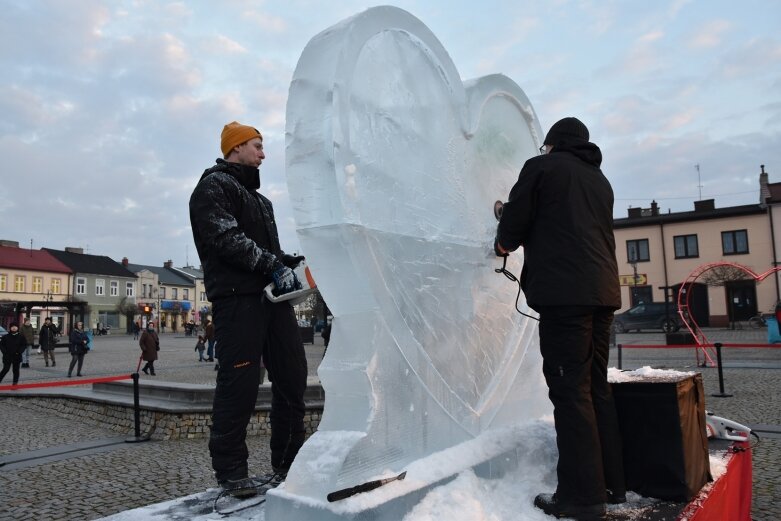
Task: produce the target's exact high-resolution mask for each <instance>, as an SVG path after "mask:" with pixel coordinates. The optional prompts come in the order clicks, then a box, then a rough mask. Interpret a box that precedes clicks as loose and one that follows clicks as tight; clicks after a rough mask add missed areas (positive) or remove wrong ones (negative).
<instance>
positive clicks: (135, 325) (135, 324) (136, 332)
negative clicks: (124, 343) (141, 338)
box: [132, 321, 141, 340]
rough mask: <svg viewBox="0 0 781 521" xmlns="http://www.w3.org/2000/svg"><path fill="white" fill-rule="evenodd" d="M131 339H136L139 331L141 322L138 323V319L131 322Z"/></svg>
mask: <svg viewBox="0 0 781 521" xmlns="http://www.w3.org/2000/svg"><path fill="white" fill-rule="evenodd" d="M132 329H133V340H138V335H139V333H141V324H139V323H138V321H136V322H133V326H132Z"/></svg>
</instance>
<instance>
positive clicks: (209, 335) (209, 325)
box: [203, 319, 215, 362]
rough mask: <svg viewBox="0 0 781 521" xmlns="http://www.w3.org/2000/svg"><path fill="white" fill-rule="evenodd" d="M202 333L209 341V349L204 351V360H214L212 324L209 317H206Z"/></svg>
mask: <svg viewBox="0 0 781 521" xmlns="http://www.w3.org/2000/svg"><path fill="white" fill-rule="evenodd" d="M203 334H204V335H205V336H206V340H207V341H208V342H209V349H208V350H207V351H206V357H207V358H206V361H207V362H214V342H215V340H214V324H213V323H212V321H211V320H209V319H206V327H204V328H203Z"/></svg>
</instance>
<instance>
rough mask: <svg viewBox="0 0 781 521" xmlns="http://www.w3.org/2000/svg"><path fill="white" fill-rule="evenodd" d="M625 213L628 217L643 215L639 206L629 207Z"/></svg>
mask: <svg viewBox="0 0 781 521" xmlns="http://www.w3.org/2000/svg"><path fill="white" fill-rule="evenodd" d="M627 213H628V215H629V218H630V219H634V218H639V217H642V216H643V209H642V208H640V207H637V208H630V209H629V210H628V212H627Z"/></svg>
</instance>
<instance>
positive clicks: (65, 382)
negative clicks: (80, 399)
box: [0, 374, 131, 391]
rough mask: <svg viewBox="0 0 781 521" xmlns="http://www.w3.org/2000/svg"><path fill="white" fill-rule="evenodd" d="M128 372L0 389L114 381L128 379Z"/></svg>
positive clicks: (9, 386)
mask: <svg viewBox="0 0 781 521" xmlns="http://www.w3.org/2000/svg"><path fill="white" fill-rule="evenodd" d="M130 378H131V376H130V375H129V374H123V375H119V376H104V377H102V378H87V379H85V380H57V381H56V382H38V383H32V384H19V385H0V391H18V390H20V389H35V388H38V387H62V386H65V385H84V384H96V383H101V382H116V381H118V380H129V379H130Z"/></svg>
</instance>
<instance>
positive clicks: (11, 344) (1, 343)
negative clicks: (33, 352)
mask: <svg viewBox="0 0 781 521" xmlns="http://www.w3.org/2000/svg"><path fill="white" fill-rule="evenodd" d="M25 349H27V340H26V339H25V338H24V335H22V334H21V333H19V332H17V333H8V334H6V335H4V336H3V338H0V351H1V352H2V353H3V363H4V364H13V363H14V362H21V361H22V353H24V350H25Z"/></svg>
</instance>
